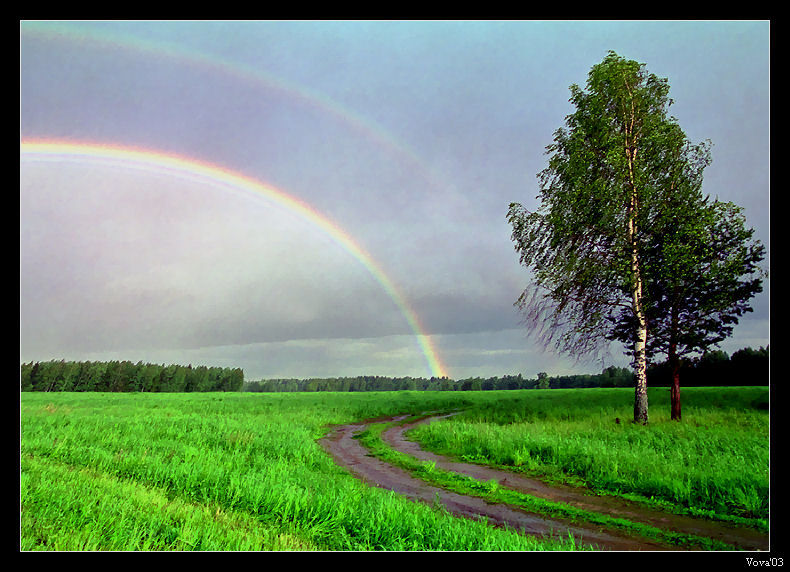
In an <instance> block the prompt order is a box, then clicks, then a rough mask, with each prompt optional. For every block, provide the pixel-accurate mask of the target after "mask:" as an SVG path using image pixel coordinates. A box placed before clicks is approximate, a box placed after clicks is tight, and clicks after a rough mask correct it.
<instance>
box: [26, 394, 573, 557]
mask: <svg viewBox="0 0 790 572" xmlns="http://www.w3.org/2000/svg"><path fill="white" fill-rule="evenodd" d="M469 405H470V402H469V401H468V400H467V397H466V396H464V395H462V394H447V393H436V394H423V393H411V392H403V393H397V394H395V393H387V394H369V393H366V394H327V393H322V394H315V393H313V394H231V393H227V394H99V393H59V394H37V393H25V394H22V396H21V430H22V439H21V459H20V463H21V481H20V484H21V487H20V507H21V513H20V534H21V537H20V546H21V548H22V549H23V550H535V549H538V550H540V549H569V548H572V547H573V545H572V543H569V542H556V541H554V542H552V541H542V540H540V541H539V540H536V539H533V538H529V537H525V536H522V535H519V534H515V533H513V532H508V531H505V530H500V529H495V528H492V527H489V526H487V525H486V524H484V523H481V522H474V521H467V520H464V519H457V518H454V517H452V516H450V515H448V514H446V513H445V512H444V511H443V510H440V509H437V508H435V507H431V506H427V505H422V504H417V503H412V502H410V501H407V500H405V499H403V498H402V497H400V496H398V495H396V494H394V493H390V492H388V491H384V490H381V489H376V488H373V487H369V486H367V485H364V484H362V483H360V482H359V481H357V480H356V479H354V478H353V477H351V476H350V475H349V474H348V473H347V472H346V471H345V470H343V469H341V468H339V467H337V466H336V465H335V464H334V463H333V461H332V460H331V459H330V458H329V456H328V455H327V454H326V453H325V452H324V451H323V450H322V449H321V448H320V446H319V445H318V443H317V442H316V440H317V439H318V438H319V437H321V436H322V435H323V433H324V432H325V431H326V428H327V426H328V425H329V424H336V423H347V422H352V421H355V420H359V419H363V418H368V417H377V416H382V415H392V414H397V413H406V412H411V411H415V410H419V411H424V410H426V409H446V408H450V407H458V406H469Z"/></svg>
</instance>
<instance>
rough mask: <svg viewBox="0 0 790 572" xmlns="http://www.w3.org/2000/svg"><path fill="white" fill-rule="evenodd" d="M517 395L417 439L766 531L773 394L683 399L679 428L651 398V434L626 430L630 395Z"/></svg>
mask: <svg viewBox="0 0 790 572" xmlns="http://www.w3.org/2000/svg"><path fill="white" fill-rule="evenodd" d="M519 393H520V395H518V396H515V395H514V396H513V397H512V398H511V399H505V397H507V396H504V395H502V396H500V400H499V401H496V402H487V403H481V404H480V405H479V406H476V407H474V408H471V409H469V410H468V411H467V413H466V414H464V415H460V416H457V417H453V418H450V419H447V420H445V421H442V422H440V423H434V424H431V425H429V426H422V427H419V428H417V429H415V430H414V431H413V432H412V437H413V438H414V439H416V440H418V441H420V442H421V443H422V444H423V445H424V446H425V447H426V448H428V449H431V450H433V451H436V452H441V453H445V454H449V455H452V456H455V457H458V458H462V459H467V460H472V461H475V462H479V463H482V464H489V465H495V466H503V467H507V468H510V469H513V470H520V471H523V472H525V473H530V474H537V475H542V476H544V477H547V478H551V479H555V480H559V481H564V482H569V483H574V484H584V485H586V486H588V487H589V488H591V489H593V490H596V491H598V492H604V493H609V494H618V495H623V496H629V497H631V498H639V499H642V500H649V501H652V502H654V503H659V504H662V505H664V506H667V507H669V508H671V509H673V510H675V511H677V512H691V513H696V514H702V515H705V516H711V517H715V518H720V519H724V520H734V521H738V522H745V523H747V524H750V525H752V526H756V527H758V528H763V529H764V528H766V527H767V518H768V483H769V478H768V459H769V419H768V412H767V410H765V408H764V407H762V406H761V405H760V404H761V403H764V402H765V400H766V399H767V393H768V390H767V388H688V389H685V390H683V394H682V396H683V407H684V409H683V421H682V422H680V423H678V422H673V421H671V420H669V415H668V412H669V402H668V400H669V396H668V390H667V389H663V388H655V389H651V390H650V391H649V398H650V413H651V420H650V423H649V424H648V425H647V426H642V425H638V424H634V423H630V422H628V420H629V418H632V415H631V416H629V413H630V412H631V404H630V403H629V397H632V395H633V391H632V390H630V391H629V390H627V389H578V390H542V391H531V392H530V391H527V392H519ZM494 397H495V396H493V395H492V396H489V398H494ZM618 418H619V419H620V423H619V424H618V423H616V421H615V420H616V419H618Z"/></svg>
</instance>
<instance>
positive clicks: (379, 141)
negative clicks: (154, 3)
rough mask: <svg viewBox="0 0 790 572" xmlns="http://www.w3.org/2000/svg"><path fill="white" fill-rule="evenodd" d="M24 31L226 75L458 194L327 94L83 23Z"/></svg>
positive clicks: (28, 26) (31, 25)
mask: <svg viewBox="0 0 790 572" xmlns="http://www.w3.org/2000/svg"><path fill="white" fill-rule="evenodd" d="M21 29H22V31H23V32H24V34H25V35H27V36H33V37H39V38H42V39H51V40H60V41H67V42H72V43H75V44H82V45H92V46H95V47H96V48H97V49H120V50H127V51H131V52H136V53H138V54H142V55H147V56H151V57H156V58H166V59H169V60H170V61H172V62H174V63H176V64H179V65H186V66H197V67H199V68H202V69H205V70H207V71H210V72H212V73H217V74H223V75H225V76H226V77H229V78H232V79H234V80H235V81H240V82H244V83H247V84H249V85H253V86H257V87H259V88H263V89H266V90H270V91H272V92H279V93H282V94H284V95H285V96H287V97H288V98H289V99H290V101H292V102H297V103H300V104H302V105H304V106H306V107H309V108H314V109H317V110H318V111H320V112H322V113H325V114H328V115H330V116H332V117H335V118H336V119H337V120H339V121H340V122H342V123H344V124H346V125H347V126H349V127H350V128H351V129H353V130H355V131H356V132H358V133H360V134H361V135H362V136H364V137H365V138H367V139H369V140H371V141H372V142H373V143H374V144H376V145H377V146H379V147H380V148H381V149H384V150H385V151H387V152H388V153H390V154H391V155H392V156H394V157H398V158H399V159H400V160H401V161H404V162H405V163H407V164H408V165H409V166H410V168H412V169H413V170H414V171H416V172H418V173H420V174H421V176H422V177H423V178H424V180H426V181H427V182H428V183H429V185H430V187H432V188H433V189H436V190H449V191H454V188H453V186H452V185H451V184H450V183H449V182H448V181H447V180H445V179H443V178H442V177H440V176H439V175H438V174H437V173H436V171H435V170H434V169H433V168H431V167H430V166H429V165H428V164H426V162H425V161H424V160H422V159H421V158H420V157H419V155H418V154H417V153H416V152H415V151H414V150H413V149H412V148H411V147H409V146H408V145H406V144H404V143H403V142H401V141H399V140H398V139H397V138H395V137H394V136H393V135H392V134H390V133H389V132H388V131H387V130H385V129H384V128H383V127H382V126H380V125H378V124H377V123H376V122H374V121H373V120H371V119H370V118H368V117H364V116H362V115H360V114H359V113H357V112H355V111H353V110H351V109H349V108H347V107H345V106H343V105H341V104H339V103H338V102H336V101H334V100H332V99H330V98H329V97H327V96H326V95H325V94H322V93H320V92H317V91H315V90H311V89H309V88H307V87H305V86H303V85H300V84H296V83H294V82H290V81H287V80H284V79H282V78H280V77H277V76H274V75H272V74H270V73H266V72H264V71H262V70H260V69H257V68H253V67H251V66H248V65H244V64H241V63H238V62H235V61H231V60H228V59H226V58H222V57H219V56H216V55H214V54H208V53H204V52H200V51H198V50H196V49H195V48H189V49H185V48H183V47H181V46H180V45H178V44H174V43H171V42H163V41H157V40H152V39H150V38H140V37H138V36H134V35H131V34H125V33H122V32H119V31H111V32H106V31H102V30H101V29H97V28H95V27H93V26H90V25H85V24H84V23H83V24H80V23H78V22H45V21H23V22H22V23H21Z"/></svg>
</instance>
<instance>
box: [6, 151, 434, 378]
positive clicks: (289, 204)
mask: <svg viewBox="0 0 790 572" xmlns="http://www.w3.org/2000/svg"><path fill="white" fill-rule="evenodd" d="M20 148H21V155H22V159H25V158H26V157H27V158H34V159H35V158H39V159H55V160H58V159H63V160H76V161H79V160H85V161H100V162H110V163H114V164H120V165H123V166H125V167H128V168H137V169H144V170H149V171H155V172H162V171H164V172H167V173H170V174H172V175H174V176H178V177H181V178H187V179H191V180H195V179H197V180H202V181H206V182H209V183H213V184H215V185H216V184H219V185H223V186H228V187H231V188H233V189H237V190H244V191H248V192H251V193H255V194H257V195H261V196H263V197H265V198H267V199H269V200H271V201H272V202H274V203H276V204H278V205H280V206H282V207H285V208H286V209H288V210H289V211H291V212H293V213H295V214H296V215H298V216H299V217H300V218H302V219H304V220H305V221H307V222H308V223H310V224H312V225H314V226H316V227H318V228H319V229H321V230H322V231H323V232H325V233H326V234H327V235H329V236H330V237H331V238H332V239H333V240H334V241H335V242H337V243H338V244H339V245H340V246H341V247H343V248H344V249H345V250H346V251H347V252H348V253H349V254H351V255H352V256H353V257H354V258H356V259H357V260H358V261H359V262H360V263H361V264H362V265H363V266H364V267H365V269H367V271H368V272H369V273H370V274H371V275H372V276H373V278H374V279H375V280H376V281H377V282H378V283H379V284H380V285H381V286H382V288H384V290H385V292H386V293H387V295H388V296H389V297H390V298H391V299H392V301H393V302H394V303H395V305H396V306H397V307H398V309H399V310H400V312H401V313H402V314H403V316H404V318H405V319H406V322H407V323H408V324H409V327H410V328H411V330H412V331H413V332H414V335H415V337H416V339H417V343H418V345H419V347H420V351H421V352H422V354H423V355H424V357H425V360H426V362H427V364H428V367H429V369H430V372H431V375H433V376H435V377H444V376H446V375H447V373H446V368H445V366H444V365H443V364H442V362H441V360H440V359H439V356H438V354H437V352H436V349H435V347H434V345H433V342H432V340H431V337H430V336H429V335H428V334H426V333H425V331H424V328H423V327H422V325H421V324H420V320H419V318H418V316H417V314H416V313H415V312H414V310H412V309H411V307H410V306H409V305H408V304H407V302H406V299H405V298H404V296H403V295H402V294H401V293H400V292H399V290H398V289H397V287H396V286H395V284H394V283H393V282H392V281H391V280H390V279H389V277H388V276H387V275H386V274H385V273H384V271H383V270H382V269H381V267H380V266H379V264H377V263H376V261H375V260H373V258H371V256H370V255H369V254H368V253H367V252H366V251H365V249H364V248H363V247H362V246H361V245H359V244H358V243H357V242H356V241H355V240H354V239H352V238H351V236H350V235H349V234H348V233H347V232H346V231H345V230H343V229H342V228H341V227H340V226H338V225H337V224H336V223H334V222H332V221H331V220H329V219H328V218H327V217H326V216H324V215H322V214H321V213H319V212H318V211H316V210H315V209H314V208H313V207H311V206H310V205H308V204H307V203H304V202H302V201H300V200H299V199H297V198H296V197H293V196H292V195H289V194H287V193H285V192H284V191H281V190H279V189H277V188H275V187H273V186H271V185H268V184H264V183H262V182H260V181H258V180H256V179H253V178H250V177H248V176H246V175H243V174H241V173H238V172H234V171H231V170H228V169H225V168H223V167H220V166H218V165H212V164H209V163H206V162H204V161H198V160H195V159H191V158H188V157H183V156H180V155H176V154H172V153H166V152H161V151H156V150H151V149H138V148H133V147H125V146H119V145H114V144H104V143H101V144H100V143H85V142H71V141H57V140H40V139H35V140H22V141H21V145H20Z"/></svg>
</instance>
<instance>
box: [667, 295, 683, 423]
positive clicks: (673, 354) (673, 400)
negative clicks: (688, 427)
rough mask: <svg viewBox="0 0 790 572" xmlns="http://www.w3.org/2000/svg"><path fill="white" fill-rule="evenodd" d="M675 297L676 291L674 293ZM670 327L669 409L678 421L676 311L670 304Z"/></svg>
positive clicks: (678, 366)
mask: <svg viewBox="0 0 790 572" xmlns="http://www.w3.org/2000/svg"><path fill="white" fill-rule="evenodd" d="M675 299H677V293H676V295H675ZM671 320H672V321H671V325H670V327H671V329H672V331H671V332H670V339H669V355H667V358H668V361H669V365H670V367H671V369H672V389H671V390H670V410H671V417H672V421H680V356H678V341H677V332H678V312H677V308H676V306H675V305H673V306H672V314H671Z"/></svg>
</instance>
